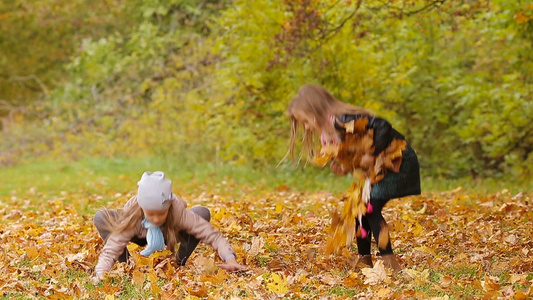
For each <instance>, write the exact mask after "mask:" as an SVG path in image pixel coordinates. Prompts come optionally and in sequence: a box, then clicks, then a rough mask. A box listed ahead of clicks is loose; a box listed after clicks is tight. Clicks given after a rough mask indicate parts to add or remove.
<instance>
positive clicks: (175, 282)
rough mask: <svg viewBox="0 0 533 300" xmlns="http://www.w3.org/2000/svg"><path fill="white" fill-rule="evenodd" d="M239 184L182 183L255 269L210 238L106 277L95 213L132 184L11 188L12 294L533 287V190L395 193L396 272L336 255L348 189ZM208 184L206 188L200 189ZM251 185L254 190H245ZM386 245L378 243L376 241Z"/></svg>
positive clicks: (423, 295) (514, 294)
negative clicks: (182, 262)
mask: <svg viewBox="0 0 533 300" xmlns="http://www.w3.org/2000/svg"><path fill="white" fill-rule="evenodd" d="M231 188H236V187H235V186H232V184H231V183H222V184H220V185H219V186H218V187H217V188H209V189H206V188H204V187H202V186H199V187H198V191H197V194H182V195H181V196H183V197H184V198H185V199H187V200H188V202H189V203H190V204H191V205H198V204H201V205H205V206H207V207H208V208H210V210H211V212H212V223H213V224H214V225H215V226H216V227H218V228H219V229H220V230H221V231H222V232H223V233H224V235H225V236H226V237H228V239H229V240H230V242H231V243H232V245H233V246H234V248H235V250H236V252H237V255H238V260H239V261H240V262H242V263H243V264H244V265H246V266H247V267H248V268H249V269H248V271H246V272H240V273H228V272H226V271H224V270H222V269H219V268H218V267H217V266H216V264H217V263H219V262H220V260H219V258H218V257H217V254H216V253H215V252H214V251H213V249H212V248H211V247H209V246H206V245H203V244H201V245H200V246H199V247H198V248H197V250H196V251H195V252H194V254H193V256H191V258H190V259H189V261H188V262H187V265H186V266H184V267H178V266H177V265H176V264H175V262H174V261H173V258H172V257H173V256H172V255H171V254H170V253H169V252H168V251H162V252H158V253H155V254H153V255H152V256H151V257H149V258H144V257H141V256H140V255H139V254H138V252H139V250H140V249H139V248H138V247H136V246H135V245H133V244H130V245H129V249H130V252H131V253H132V258H131V259H130V261H129V262H128V263H120V264H116V265H115V267H114V269H113V270H112V271H111V272H110V273H109V274H108V277H107V278H106V280H104V281H103V282H101V283H99V284H98V285H96V286H94V285H93V284H92V283H91V281H90V276H91V275H92V272H93V270H94V265H95V263H96V261H97V258H98V254H99V252H100V250H101V248H102V245H103V243H102V241H101V240H100V238H99V237H98V234H97V232H96V229H95V228H94V226H93V224H92V222H91V217H92V215H89V214H83V215H82V214H80V213H78V210H79V209H80V208H83V207H91V208H92V209H93V210H96V209H98V208H100V207H101V206H103V205H106V206H108V207H111V208H118V207H120V206H121V205H122V204H124V203H125V201H126V200H127V199H128V198H129V197H130V196H131V194H115V192H113V193H111V192H110V193H107V192H106V193H102V194H101V195H94V194H88V193H87V192H84V191H82V190H80V191H79V192H74V193H62V194H61V195H59V196H50V195H48V194H46V193H45V192H40V191H38V190H37V189H35V188H32V189H30V190H14V191H12V192H11V195H10V196H7V197H2V199H0V200H1V201H0V203H1V204H0V215H1V217H2V223H1V226H0V248H1V251H0V261H1V263H0V297H3V298H9V299H12V298H24V299H42V298H47V299H69V298H72V299H74V298H75V299H95V298H97V299H104V298H105V299H150V298H154V299H155V298H163V299H171V298H172V299H176V298H178V299H258V298H261V299H282V298H290V299H309V298H321V299H322V298H323V299H326V298H327V299H352V298H383V299H391V298H404V299H405V298H411V299H412V298H417V299H428V298H435V299H449V298H464V297H470V298H478V297H479V298H482V297H484V298H496V297H505V298H514V299H526V298H527V297H531V296H532V295H533V291H531V284H532V283H533V272H532V270H533V255H532V254H533V242H532V241H531V236H533V232H532V230H533V229H532V228H533V203H532V200H533V199H532V197H533V193H519V194H516V195H512V194H510V193H509V192H508V191H505V190H504V191H501V192H499V193H497V194H491V195H475V194H468V193H466V192H464V191H463V190H461V189H460V188H457V189H456V190H453V191H448V192H442V193H425V194H423V195H421V196H417V197H409V198H404V199H396V200H392V201H391V202H389V203H388V205H387V206H386V208H385V209H384V216H385V218H386V219H387V220H388V223H389V226H390V231H391V240H392V243H393V248H394V249H395V251H396V253H397V254H398V257H399V260H400V262H401V263H402V265H403V266H404V270H403V271H401V272H399V273H391V270H388V269H385V268H384V267H383V264H382V262H381V261H379V260H376V259H375V266H374V268H363V269H360V268H359V267H358V266H357V256H356V254H355V253H356V249H355V248H352V249H348V248H345V249H344V250H343V251H342V252H341V253H340V254H339V255H325V254H324V249H325V241H326V238H327V233H326V228H327V226H328V224H329V223H330V217H329V211H330V210H331V209H332V208H334V207H336V206H337V205H338V203H337V202H338V198H339V197H338V195H332V194H330V193H327V192H316V193H304V192H294V191H291V190H290V188H288V187H286V186H280V187H279V188H278V189H277V190H271V191H262V190H257V189H256V188H253V187H237V188H238V189H239V190H240V191H241V192H242V195H241V194H239V195H237V194H236V193H233V192H227V191H229V190H231ZM195 193H196V192H195ZM243 195H244V196H243ZM373 247H374V250H375V249H377V248H376V247H375V245H374V246H373Z"/></svg>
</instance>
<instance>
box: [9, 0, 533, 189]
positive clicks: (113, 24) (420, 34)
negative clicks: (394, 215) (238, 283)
mask: <svg viewBox="0 0 533 300" xmlns="http://www.w3.org/2000/svg"><path fill="white" fill-rule="evenodd" d="M306 83H314V84H320V85H323V86H324V87H326V88H327V89H328V90H330V91H331V92H332V93H333V94H334V95H335V96H336V97H337V98H339V99H341V100H343V101H345V102H349V103H352V104H355V105H358V106H364V107H367V108H370V109H373V110H375V111H376V112H377V113H378V114H379V115H381V116H383V117H385V118H387V119H388V120H389V121H390V122H391V123H392V124H393V125H394V126H395V127H397V129H398V130H399V131H401V132H402V133H404V134H405V135H406V137H407V138H408V139H409V140H410V142H411V144H412V145H413V147H414V148H415V149H416V151H417V152H418V154H419V158H420V161H421V167H422V173H423V174H424V176H428V177H435V178H449V179H454V178H494V179H498V178H505V179H507V180H512V181H516V182H527V181H528V180H530V179H529V178H530V177H531V176H532V175H533V173H532V172H533V171H532V168H531V166H532V165H533V154H532V149H533V122H532V116H533V99H532V97H533V4H532V3H531V2H530V1H526V0H513V1H509V0H358V1H351V0H322V1H319V0H254V1H248V0H235V1H230V0H203V1H196V0H102V1H86V0H68V1H67V0H13V1H1V2H0V120H1V123H0V126H1V127H0V137H1V143H0V165H2V166H16V165H17V164H20V163H22V162H28V161H33V160H36V159H37V160H39V159H44V160H46V159H60V160H63V161H65V160H66V161H74V160H80V159H84V158H88V157H99V158H116V157H121V158H138V157H168V158H176V159H178V160H180V161H184V162H185V161H186V162H187V164H188V165H189V166H194V165H195V163H206V162H207V163H211V164H218V165H248V166H252V167H253V168H254V169H261V168H268V167H272V166H275V165H276V164H277V163H278V162H279V161H280V159H281V158H282V157H283V156H284V154H285V153H286V151H287V146H288V136H289V133H290V126H289V123H288V119H287V115H286V107H287V104H288V102H289V101H290V100H291V98H292V97H293V96H294V95H295V94H296V92H297V90H298V88H299V87H300V86H301V85H303V84H306Z"/></svg>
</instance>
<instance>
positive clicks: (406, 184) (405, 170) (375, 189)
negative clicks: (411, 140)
mask: <svg viewBox="0 0 533 300" xmlns="http://www.w3.org/2000/svg"><path fill="white" fill-rule="evenodd" d="M402 155H403V156H402V164H401V165H400V172H398V173H396V172H392V171H390V170H389V172H388V173H387V174H386V175H385V177H384V178H383V179H382V180H381V181H379V182H378V183H376V184H375V185H373V186H372V190H371V192H370V199H375V200H378V199H379V200H388V199H392V198H400V197H405V196H410V195H420V165H419V163H418V157H417V156H416V153H415V150H413V148H411V146H410V145H409V144H407V149H405V150H404V151H403V152H402Z"/></svg>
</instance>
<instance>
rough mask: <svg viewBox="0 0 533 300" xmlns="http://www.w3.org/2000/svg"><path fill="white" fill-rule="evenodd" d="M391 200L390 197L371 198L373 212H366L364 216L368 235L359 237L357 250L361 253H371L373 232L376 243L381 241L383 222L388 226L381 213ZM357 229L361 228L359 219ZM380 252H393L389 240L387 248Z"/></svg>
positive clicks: (364, 225) (363, 221)
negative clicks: (382, 198)
mask: <svg viewBox="0 0 533 300" xmlns="http://www.w3.org/2000/svg"><path fill="white" fill-rule="evenodd" d="M388 201H389V199H386V200H377V199H370V203H371V204H372V206H373V211H372V213H371V214H368V213H367V214H366V215H364V216H363V218H362V223H363V228H364V229H365V230H366V231H367V233H368V235H367V236H366V238H364V239H363V238H361V237H357V250H358V252H359V254H361V255H368V254H371V253H370V251H371V246H372V244H371V238H372V234H374V239H375V241H376V243H378V241H379V233H380V232H381V226H382V224H383V225H384V226H386V224H387V223H386V222H385V219H384V218H383V215H382V214H381V210H382V209H383V206H385V204H386V203H387V202H388ZM355 224H356V225H355V229H356V230H357V229H359V221H358V220H356V221H355ZM378 249H379V247H378ZM379 254H381V255H385V254H392V246H391V243H390V240H389V242H388V243H387V247H386V248H385V249H379Z"/></svg>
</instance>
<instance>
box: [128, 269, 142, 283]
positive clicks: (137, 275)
mask: <svg viewBox="0 0 533 300" xmlns="http://www.w3.org/2000/svg"><path fill="white" fill-rule="evenodd" d="M131 283H132V284H133V285H142V284H143V283H144V273H143V272H141V271H139V270H135V271H133V275H132V276H131Z"/></svg>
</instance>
